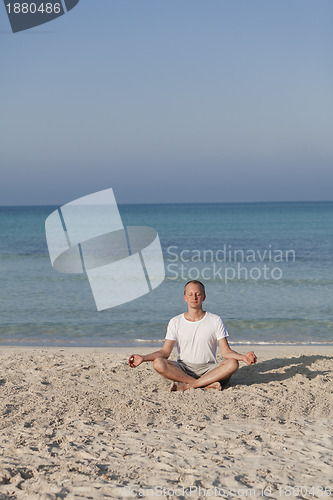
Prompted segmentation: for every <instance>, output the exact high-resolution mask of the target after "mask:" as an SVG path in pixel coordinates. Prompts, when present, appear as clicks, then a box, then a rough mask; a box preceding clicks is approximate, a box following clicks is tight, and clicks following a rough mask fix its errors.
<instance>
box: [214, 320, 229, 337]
mask: <svg viewBox="0 0 333 500" xmlns="http://www.w3.org/2000/svg"><path fill="white" fill-rule="evenodd" d="M226 337H229V333H228V330H227V329H226V327H225V324H224V323H223V321H222V319H221V318H220V317H219V318H218V321H217V328H216V340H221V339H224V338H226Z"/></svg>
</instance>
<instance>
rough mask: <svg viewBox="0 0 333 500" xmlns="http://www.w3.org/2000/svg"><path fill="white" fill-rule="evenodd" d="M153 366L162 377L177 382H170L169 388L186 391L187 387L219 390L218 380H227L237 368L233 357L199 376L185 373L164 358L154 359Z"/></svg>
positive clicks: (236, 362)
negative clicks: (195, 376)
mask: <svg viewBox="0 0 333 500" xmlns="http://www.w3.org/2000/svg"><path fill="white" fill-rule="evenodd" d="M153 367H154V369H155V370H156V371H157V373H159V374H160V375H162V377H164V378H167V379H169V380H173V381H175V382H178V384H172V386H171V388H170V390H174V391H177V390H181V391H186V390H187V389H192V388H193V389H198V388H200V387H202V388H205V389H218V390H221V385H220V381H221V382H222V381H223V380H227V379H228V378H230V377H231V375H233V374H234V373H235V372H236V371H237V370H238V361H236V360H235V359H227V360H226V361H223V362H222V363H220V364H218V365H217V367H216V368H214V369H213V370H210V371H209V372H207V373H205V375H202V376H201V377H200V378H194V377H191V376H190V375H187V373H185V372H184V371H183V370H182V369H181V368H179V367H178V366H176V365H175V364H174V363H173V362H172V361H168V360H167V359H165V358H156V359H154V361H153Z"/></svg>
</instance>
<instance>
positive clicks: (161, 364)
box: [128, 280, 257, 391]
mask: <svg viewBox="0 0 333 500" xmlns="http://www.w3.org/2000/svg"><path fill="white" fill-rule="evenodd" d="M205 298H206V295H205V287H204V285H203V284H202V283H201V282H200V281H197V280H192V281H189V282H188V283H186V285H185V288H184V300H185V302H186V303H187V307H188V310H187V312H186V313H184V314H179V315H178V316H175V317H174V318H172V319H171V320H170V322H169V325H168V329H167V334H166V337H165V341H164V345H163V347H162V349H160V350H159V351H155V352H153V353H151V354H147V355H145V356H141V355H140V354H132V355H131V356H130V357H129V359H128V364H129V366H130V367H131V368H136V367H137V366H139V365H140V364H141V363H143V362H144V361H152V362H153V367H154V369H155V370H156V371H157V372H158V373H159V374H160V375H162V376H163V377H165V378H167V379H169V380H172V381H173V382H172V384H171V387H170V390H171V391H185V390H187V389H191V388H194V389H196V388H199V387H201V388H205V389H218V390H221V383H223V382H224V383H225V382H227V381H228V380H229V379H230V377H231V375H233V374H234V373H235V372H236V371H237V370H238V365H239V363H238V362H239V361H244V362H245V363H246V364H248V365H252V364H253V363H255V362H256V361H257V358H256V356H255V354H254V352H248V353H246V354H239V353H238V352H236V351H233V350H232V349H230V347H229V344H228V341H227V337H228V336H229V334H228V332H227V330H226V328H225V326H224V324H223V321H222V319H221V318H220V317H219V316H217V315H216V314H212V313H209V312H206V311H204V310H203V308H202V304H203V302H204V300H205ZM176 343H177V349H178V360H177V361H176V362H175V361H169V360H168V358H169V356H170V354H171V352H172V349H173V347H174V345H175V344H176ZM217 344H218V345H219V347H220V349H221V353H222V356H223V358H224V359H225V361H223V362H222V363H219V364H218V363H217V361H216V357H215V355H216V348H217ZM220 382H221V383H220Z"/></svg>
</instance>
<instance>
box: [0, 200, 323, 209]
mask: <svg viewBox="0 0 333 500" xmlns="http://www.w3.org/2000/svg"><path fill="white" fill-rule="evenodd" d="M332 202H333V200H289V201H286V200H284V201H282V200H281V201H276V200H275V201H273V200H272V201H269V200H267V201H199V202H198V201H185V202H184V201H175V202H141V201H140V202H127V203H123V202H117V205H120V206H121V205H193V204H195V205H255V204H268V203H272V204H274V203H276V204H278V203H332ZM66 203H70V202H60V203H50V204H49V203H38V204H36V203H34V204H22V205H17V204H6V205H0V208H6V207H56V206H62V205H65V204H66Z"/></svg>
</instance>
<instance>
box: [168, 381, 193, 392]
mask: <svg viewBox="0 0 333 500" xmlns="http://www.w3.org/2000/svg"><path fill="white" fill-rule="evenodd" d="M188 389H191V387H190V386H189V385H188V384H184V383H183V382H171V385H170V387H169V391H170V392H174V391H187V390H188Z"/></svg>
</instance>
